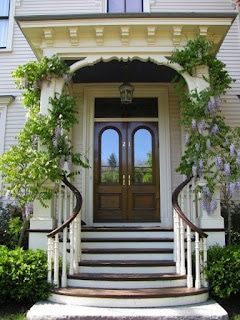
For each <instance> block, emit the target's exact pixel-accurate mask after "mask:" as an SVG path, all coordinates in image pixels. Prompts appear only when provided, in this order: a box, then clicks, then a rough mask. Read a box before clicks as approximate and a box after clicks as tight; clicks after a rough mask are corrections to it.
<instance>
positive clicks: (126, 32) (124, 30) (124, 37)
mask: <svg viewBox="0 0 240 320" xmlns="http://www.w3.org/2000/svg"><path fill="white" fill-rule="evenodd" d="M120 32H121V42H122V44H123V45H128V44H129V36H130V28H129V27H121V28H120Z"/></svg>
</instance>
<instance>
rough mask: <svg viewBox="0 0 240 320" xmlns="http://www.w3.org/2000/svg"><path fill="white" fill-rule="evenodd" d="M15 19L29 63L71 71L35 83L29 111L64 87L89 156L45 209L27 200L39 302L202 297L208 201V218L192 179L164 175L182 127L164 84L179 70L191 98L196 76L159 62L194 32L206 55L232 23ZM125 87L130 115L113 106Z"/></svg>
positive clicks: (109, 303) (176, 154)
mask: <svg viewBox="0 0 240 320" xmlns="http://www.w3.org/2000/svg"><path fill="white" fill-rule="evenodd" d="M38 19H39V18H38ZM18 20H19V23H20V24H21V26H22V30H23V32H24V33H25V36H26V38H27V39H28V40H29V42H30V43H32V46H33V48H34V50H35V52H36V54H37V55H38V56H42V55H48V56H50V55H52V54H57V55H58V56H60V57H61V58H62V59H64V60H65V61H67V62H68V64H69V65H70V70H71V72H72V73H75V74H74V76H73V82H72V83H71V84H67V85H65V81H66V79H63V78H52V79H50V81H47V80H45V81H43V83H42V87H41V105H40V108H41V110H40V111H41V113H42V114H47V113H48V109H49V98H50V97H54V96H55V94H60V93H61V92H62V90H63V88H64V90H67V91H68V92H70V93H71V95H72V96H74V97H75V98H76V101H77V107H78V119H79V122H78V124H76V125H75V126H74V128H73V130H72V132H71V135H72V141H73V148H74V149H75V150H76V151H79V152H81V153H82V154H84V155H85V156H86V157H87V158H88V159H89V168H88V169H84V170H81V174H80V175H79V176H78V177H77V178H76V179H75V180H74V179H72V180H71V182H69V181H68V180H66V179H64V181H63V183H61V184H60V185H58V186H57V187H56V186H53V187H54V188H55V190H56V196H55V198H54V199H53V200H51V201H49V206H48V207H47V208H43V207H42V206H41V205H40V203H38V202H35V204H34V214H33V217H32V219H31V226H30V247H32V248H39V247H41V248H44V249H46V248H47V250H48V280H49V282H50V283H53V284H54V285H55V286H56V290H54V292H53V294H52V296H51V298H50V300H51V301H55V302H60V303H68V304H75V305H81V306H95V307H100V306H104V307H107V308H110V307H117V308H123V307H127V308H133V307H137V308H145V307H162V306H176V305H182V304H186V305H187V304H194V303H200V302H204V301H206V300H207V299H208V289H207V283H206V279H205V278H204V274H203V268H204V266H205V265H206V260H207V256H206V252H207V246H209V245H211V244H215V243H219V244H224V230H223V227H224V226H223V219H222V217H221V215H220V206H219V202H220V199H219V197H218V206H217V208H216V210H215V211H214V213H213V214H212V215H211V216H209V215H208V214H207V213H206V212H204V211H203V210H202V209H201V206H200V205H199V201H198V200H199V195H198V194H196V193H195V192H193V189H194V186H195V184H196V183H199V181H196V180H195V179H190V178H189V179H187V180H185V181H184V182H182V181H183V180H184V177H181V176H179V175H177V174H176V172H175V169H176V167H177V166H178V163H179V159H180V157H181V155H182V153H183V151H184V130H183V129H182V128H181V126H180V110H179V104H178V99H177V95H176V92H175V89H174V87H173V84H172V83H171V80H172V79H173V78H174V76H175V75H177V74H178V75H179V76H180V74H181V77H183V78H184V80H185V82H186V86H187V88H188V90H189V91H192V90H196V92H200V91H202V90H204V89H205V88H206V87H207V86H208V83H207V81H206V80H205V79H206V77H207V76H208V70H207V68H206V67H205V66H201V67H199V68H196V70H195V72H194V74H193V75H190V74H188V73H186V72H184V73H182V72H181V67H180V66H179V65H177V64H174V63H170V62H169V60H168V58H167V57H169V56H170V55H171V53H172V52H173V50H174V47H175V46H184V44H185V40H183V39H185V38H186V39H191V38H193V37H194V36H195V34H196V31H197V32H198V33H200V35H201V36H206V37H210V36H211V37H213V39H214V41H215V46H216V48H215V49H217V48H218V46H219V45H220V43H221V40H222V39H223V37H224V34H225V33H226V32H227V30H228V27H229V25H230V24H231V21H232V18H231V17H221V18H212V17H211V19H210V18H208V17H207V18H206V17H205V18H204V17H202V19H198V18H189V17H188V18H186V17H183V18H177V19H176V18H174V19H173V18H171V17H170V18H161V19H149V18H146V17H141V20H140V19H138V18H137V17H133V18H129V17H128V18H127V19H125V18H122V17H120V18H119V17H117V18H116V19H115V20H114V23H113V24H112V22H113V21H112V22H111V23H110V22H109V21H110V20H109V19H107V20H104V19H98V18H96V17H90V18H84V19H81V18H76V19H75V20H73V21H72V20H66V21H65V20H63V21H61V20H58V19H52V20H51V19H50V20H48V19H46V20H47V21H46V25H47V27H45V28H42V21H38V20H37V18H36V19H34V18H32V20H31V19H30V20H29V19H26V18H24V17H19V18H18ZM176 23H177V25H176ZM172 26H173V27H172ZM206 26H207V27H206ZM213 34H214V36H212V35H213ZM124 65H127V68H128V72H129V74H127V79H126V75H124V74H123V69H124ZM125 81H129V82H131V83H132V84H133V85H134V88H135V91H134V100H133V105H132V108H131V105H130V106H129V108H127V107H126V106H124V105H121V104H120V103H119V90H118V88H119V85H120V84H121V83H122V82H125ZM134 101H135V102H134ZM134 103H135V105H134ZM105 106H107V107H105ZM134 110H135V111H134ZM110 142H112V143H110ZM110 160H111V161H110ZM65 165H66V164H65ZM106 173H107V174H106ZM109 173H110V174H109ZM73 185H74V186H75V187H74V186H73ZM172 194H173V197H172ZM73 195H75V197H76V199H77V201H75V199H74V196H73ZM81 199H83V203H81V202H82V201H81ZM81 221H83V222H84V224H86V226H82V223H81ZM205 231H207V232H208V235H209V241H208V244H207V241H206V238H207V236H208V235H207V234H206V233H205ZM47 239H48V242H47ZM193 251H194V252H195V271H194V273H195V278H194V279H193V270H192V252H193ZM60 258H61V267H59V260H60ZM60 271H61V274H60Z"/></svg>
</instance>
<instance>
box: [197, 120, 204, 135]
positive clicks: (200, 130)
mask: <svg viewBox="0 0 240 320" xmlns="http://www.w3.org/2000/svg"><path fill="white" fill-rule="evenodd" d="M205 129H206V122H205V120H201V121H200V122H199V123H198V130H199V132H200V133H201V134H203V132H204V130H205Z"/></svg>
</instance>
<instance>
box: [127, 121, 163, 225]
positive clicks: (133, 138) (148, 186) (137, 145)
mask: <svg viewBox="0 0 240 320" xmlns="http://www.w3.org/2000/svg"><path fill="white" fill-rule="evenodd" d="M128 140H129V142H130V143H129V151H128V155H129V157H128V176H130V186H129V188H128V217H129V220H132V221H138V222H141V221H149V222H150V221H152V222H154V221H159V220H160V212H159V208H160V194H159V192H160V191H159V150H158V127H157V124H156V123H137V122H132V123H129V125H128Z"/></svg>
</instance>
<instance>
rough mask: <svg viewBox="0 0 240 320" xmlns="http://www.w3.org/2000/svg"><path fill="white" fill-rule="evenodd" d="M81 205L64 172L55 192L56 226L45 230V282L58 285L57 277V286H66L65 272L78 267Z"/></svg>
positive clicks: (66, 273)
mask: <svg viewBox="0 0 240 320" xmlns="http://www.w3.org/2000/svg"><path fill="white" fill-rule="evenodd" d="M74 196H75V198H76V205H75V206H74V202H75V200H74ZM81 207H82V196H81V194H80V192H79V191H78V190H77V189H76V188H75V187H74V186H73V185H72V184H71V183H70V182H69V181H68V179H67V178H66V177H65V176H64V177H63V180H62V183H61V184H60V186H59V189H58V193H57V196H56V220H57V228H56V229H55V230H53V231H52V232H51V233H49V234H48V282H49V283H51V284H53V285H54V286H55V287H59V286H60V281H61V287H66V286H67V276H68V274H70V275H71V274H74V273H76V272H77V271H78V263H79V261H80V257H81V252H80V250H81V246H80V233H81V214H80V211H81ZM60 240H61V241H60ZM68 240H69V248H68ZM60 244H62V245H60ZM60 273H61V274H60ZM60 279H61V280H60Z"/></svg>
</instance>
